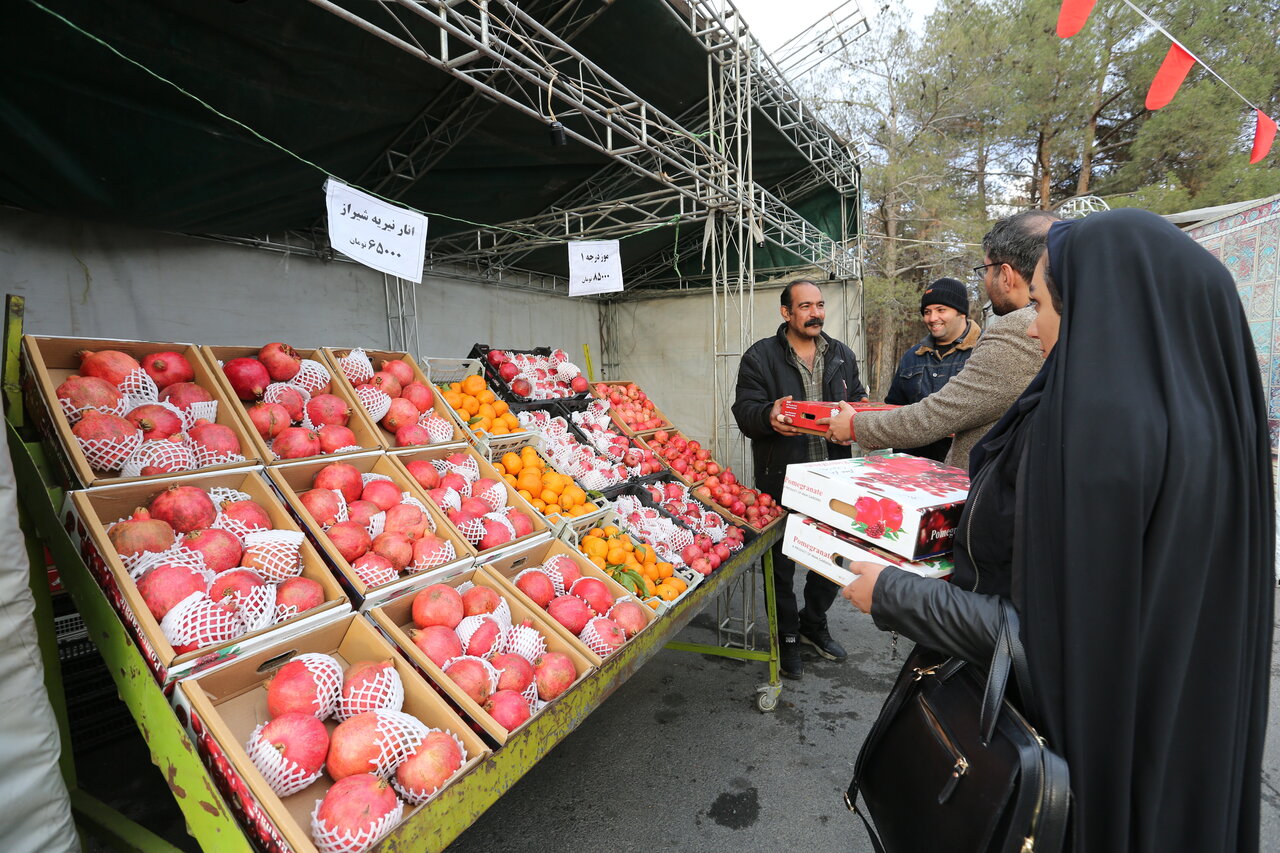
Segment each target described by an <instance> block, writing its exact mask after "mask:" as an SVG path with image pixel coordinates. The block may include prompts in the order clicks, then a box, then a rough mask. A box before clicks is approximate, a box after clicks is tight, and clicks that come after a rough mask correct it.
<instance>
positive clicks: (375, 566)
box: [351, 553, 399, 586]
mask: <svg viewBox="0 0 1280 853" xmlns="http://www.w3.org/2000/svg"><path fill="white" fill-rule="evenodd" d="M351 569H352V571H354V572H355V573H356V577H358V578H360V580H362V581H364V585H365V586H382V585H383V584H384V583H391V582H392V581H393V580H395V579H396V578H397V577H399V575H398V574H396V568H395V566H393V565H391V561H390V560H388V559H387V558H386V557H383V556H382V555H381V554H373V553H369V554H365V555H364V556H363V557H360V558H359V559H357V560H356V561H355V562H354V563H352V564H351Z"/></svg>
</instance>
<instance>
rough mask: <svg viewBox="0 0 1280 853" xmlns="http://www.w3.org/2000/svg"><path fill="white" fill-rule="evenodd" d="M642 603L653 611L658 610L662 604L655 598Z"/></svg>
mask: <svg viewBox="0 0 1280 853" xmlns="http://www.w3.org/2000/svg"><path fill="white" fill-rule="evenodd" d="M644 603H645V604H647V605H649V607H650V608H651V609H653V610H657V609H658V607H659V606H661V604H662V602H661V601H659V600H658V599H656V598H647V599H645V602H644Z"/></svg>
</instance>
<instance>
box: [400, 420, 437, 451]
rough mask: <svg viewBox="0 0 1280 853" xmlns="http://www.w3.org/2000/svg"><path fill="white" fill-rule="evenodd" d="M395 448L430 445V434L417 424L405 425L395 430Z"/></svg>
mask: <svg viewBox="0 0 1280 853" xmlns="http://www.w3.org/2000/svg"><path fill="white" fill-rule="evenodd" d="M395 439H396V447H416V446H418V445H420V444H430V443H431V433H429V432H427V428H426V427H424V426H422V425H421V424H419V423H416V422H415V423H411V424H405V425H404V426H402V427H400V429H398V430H396V436H395Z"/></svg>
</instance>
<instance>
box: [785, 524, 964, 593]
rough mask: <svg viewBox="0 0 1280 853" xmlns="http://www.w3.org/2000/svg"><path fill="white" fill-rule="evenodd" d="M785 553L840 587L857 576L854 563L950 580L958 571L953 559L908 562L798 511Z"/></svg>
mask: <svg viewBox="0 0 1280 853" xmlns="http://www.w3.org/2000/svg"><path fill="white" fill-rule="evenodd" d="M782 553H783V554H786V555H787V556H788V557H790V558H791V559H793V560H795V561H796V562H797V563H799V564H800V565H802V566H805V567H806V568H808V569H811V570H813V571H815V572H817V573H818V574H820V575H822V576H823V577H824V578H827V579H828V580H830V581H832V582H834V583H837V584H839V585H840V586H844V585H845V584H848V583H850V582H852V581H853V580H854V579H855V578H856V577H857V575H856V574H854V573H853V572H851V571H850V570H849V564H850V563H852V562H871V563H879V564H880V565H882V566H896V567H897V568H900V569H902V570H903V571H908V572H911V573H912V574H914V575H920V576H921V577H925V578H948V577H950V576H951V572H952V569H953V568H954V566H953V564H952V562H951V558H950V557H949V556H937V557H929V558H926V559H924V560H908V559H907V558H905V557H903V556H901V555H900V554H891V553H889V552H888V551H885V550H884V549H882V548H877V547H876V546H875V545H872V544H870V543H868V542H866V541H865V540H862V539H857V538H856V537H853V536H850V535H848V534H846V533H841V532H840V531H838V530H836V529H835V528H834V527H831V526H830V525H828V524H823V523H822V522H821V521H815V520H814V519H812V518H809V517H808V516H807V515H801V514H800V513H798V512H793V513H791V514H790V515H788V516H787V526H786V529H785V531H784V532H783V534H782Z"/></svg>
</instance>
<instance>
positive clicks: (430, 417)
mask: <svg viewBox="0 0 1280 853" xmlns="http://www.w3.org/2000/svg"><path fill="white" fill-rule="evenodd" d="M418 425H419V426H421V427H422V428H423V429H425V430H426V431H427V435H428V436H430V437H431V443H432V444H444V443H445V442H447V441H452V440H453V424H452V423H450V422H449V421H447V420H445V419H444V418H442V417H440V416H439V415H437V414H435V413H434V412H425V413H423V415H422V417H420V418H418Z"/></svg>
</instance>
